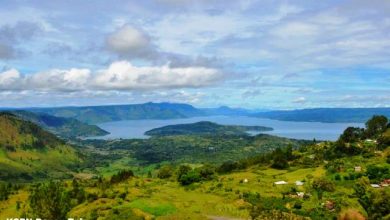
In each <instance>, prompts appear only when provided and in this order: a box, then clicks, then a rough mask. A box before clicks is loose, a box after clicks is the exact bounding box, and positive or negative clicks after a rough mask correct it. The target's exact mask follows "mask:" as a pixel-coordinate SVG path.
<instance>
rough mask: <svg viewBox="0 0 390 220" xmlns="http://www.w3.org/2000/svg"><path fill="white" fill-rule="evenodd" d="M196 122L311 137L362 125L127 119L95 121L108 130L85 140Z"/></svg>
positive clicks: (234, 118)
mask: <svg viewBox="0 0 390 220" xmlns="http://www.w3.org/2000/svg"><path fill="white" fill-rule="evenodd" d="M199 121H211V122H215V123H218V124H223V125H258V126H266V127H272V128H273V129H274V130H273V131H267V132H262V133H266V134H272V135H276V136H280V137H287V138H295V139H306V140H313V138H315V139H317V140H336V139H337V138H338V137H339V135H340V134H341V133H342V132H343V131H344V129H345V128H347V127H349V126H354V127H364V124H363V123H322V122H293V121H278V120H272V119H264V118H253V117H246V116H208V117H194V118H184V119H166V120H149V119H147V120H128V121H114V122H106V123H101V124H98V126H99V127H101V128H102V129H104V130H106V131H108V132H110V134H109V135H106V136H102V137H89V138H88V139H116V138H123V139H129V138H148V136H146V135H144V133H145V132H146V131H148V130H151V129H153V128H158V127H162V126H166V125H174V124H186V123H194V122H199Z"/></svg>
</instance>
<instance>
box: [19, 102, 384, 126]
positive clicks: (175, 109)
mask: <svg viewBox="0 0 390 220" xmlns="http://www.w3.org/2000/svg"><path fill="white" fill-rule="evenodd" d="M24 110H27V111H31V112H39V113H45V114H49V115H52V116H56V117H62V118H72V119H76V120H78V121H81V122H84V123H87V124H98V123H103V122H111V121H120V120H135V119H175V118H190V117H199V116H212V115H226V116H251V117H259V118H269V119H275V120H283V121H306V122H365V121H367V120H368V119H369V118H370V117H371V116H372V115H385V116H387V117H390V108H315V109H300V110H282V111H270V110H269V111H265V110H264V111H261V110H257V111H254V110H248V109H243V108H230V107H227V106H222V107H218V108H196V107H194V106H192V105H189V104H182V103H167V102H163V103H152V102H149V103H144V104H130V105H108V106H83V107H53V108H26V109H24Z"/></svg>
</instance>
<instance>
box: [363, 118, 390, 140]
mask: <svg viewBox="0 0 390 220" xmlns="http://www.w3.org/2000/svg"><path fill="white" fill-rule="evenodd" d="M387 123H388V119H387V118H386V116H383V115H374V116H373V117H372V118H371V119H370V120H368V121H367V122H366V132H365V133H366V136H367V137H368V138H377V137H378V136H379V135H380V134H382V133H383V132H385V131H386V129H387Z"/></svg>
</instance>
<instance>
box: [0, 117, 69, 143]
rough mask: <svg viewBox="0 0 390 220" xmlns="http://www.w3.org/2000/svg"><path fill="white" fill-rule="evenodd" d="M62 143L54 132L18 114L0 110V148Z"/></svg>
mask: <svg viewBox="0 0 390 220" xmlns="http://www.w3.org/2000/svg"><path fill="white" fill-rule="evenodd" d="M61 144H64V143H63V141H62V140H60V139H58V138H57V137H56V136H55V135H54V134H51V133H49V132H46V131H44V130H43V129H41V128H40V127H39V126H38V125H36V124H34V123H32V122H29V121H24V120H22V119H21V118H19V117H18V116H16V115H14V114H11V113H6V112H0V147H1V148H7V149H8V148H13V149H15V148H43V147H54V146H56V145H61Z"/></svg>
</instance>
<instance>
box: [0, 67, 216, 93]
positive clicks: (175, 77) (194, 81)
mask: <svg viewBox="0 0 390 220" xmlns="http://www.w3.org/2000/svg"><path fill="white" fill-rule="evenodd" d="M221 79H222V75H221V73H220V72H219V71H218V70H216V69H211V68H205V67H185V68H172V67H170V66H168V65H165V66H153V67H148V66H143V67H139V66H134V65H132V64H131V63H130V62H127V61H118V62H114V63H112V64H111V65H110V66H109V67H108V68H106V69H101V70H98V71H97V72H94V73H92V71H91V70H89V69H76V68H72V69H69V70H60V69H51V70H48V71H44V72H39V73H34V74H28V75H22V74H20V73H19V71H17V70H16V69H10V70H7V71H4V72H2V73H0V90H3V91H29V90H31V91H62V92H66V91H84V90H128V91H131V90H153V89H167V88H189V87H190V88H191V87H194V88H196V87H204V86H209V85H211V84H214V83H216V82H217V81H219V80H221Z"/></svg>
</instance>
